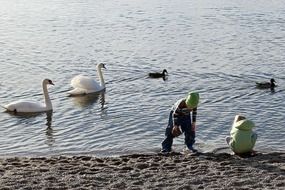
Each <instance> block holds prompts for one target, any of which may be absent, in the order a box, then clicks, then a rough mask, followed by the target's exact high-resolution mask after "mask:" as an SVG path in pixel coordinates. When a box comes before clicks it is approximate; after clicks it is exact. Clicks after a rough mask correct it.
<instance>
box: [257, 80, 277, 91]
mask: <svg viewBox="0 0 285 190" xmlns="http://www.w3.org/2000/svg"><path fill="white" fill-rule="evenodd" d="M275 83H276V81H275V80H274V79H273V78H272V79H270V82H256V87H257V88H260V89H267V88H271V89H273V88H274V87H276V86H277V85H276V84H275Z"/></svg>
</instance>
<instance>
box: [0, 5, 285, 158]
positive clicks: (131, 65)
mask: <svg viewBox="0 0 285 190" xmlns="http://www.w3.org/2000/svg"><path fill="white" fill-rule="evenodd" d="M0 4H1V6H0V105H5V104H7V103H9V102H12V101H15V100H19V99H33V100H37V101H43V95H42V87H41V81H42V80H43V79H44V78H49V79H51V80H53V82H54V84H55V86H50V87H49V88H48V90H49V94H50V97H51V99H52V103H53V107H54V110H53V112H52V113H47V114H46V113H42V114H36V115H13V114H9V113H6V112H4V109H2V108H1V109H2V110H1V112H0V155H2V156H7V155H8V156H11V155H12V156H26V155H54V154H95V155H98V156H113V155H122V154H129V153H145V152H157V151H159V150H160V143H161V141H162V140H163V138H164V130H165V127H166V125H167V121H168V114H169V110H170V108H171V106H172V104H173V103H175V101H176V100H178V99H180V98H183V97H184V96H185V95H186V94H187V93H188V92H189V91H198V92H200V97H201V101H200V105H199V108H198V118H197V133H196V146H197V147H198V148H199V149H200V150H202V151H209V150H213V149H216V148H221V147H225V146H226V143H225V140H224V139H225V137H226V136H227V135H229V131H230V128H231V125H232V121H233V119H234V116H235V115H236V114H243V115H245V116H246V117H248V118H249V119H251V120H253V121H254V122H255V124H256V129H255V130H256V132H257V133H258V141H257V144H256V149H258V150H277V151H284V150H285V148H284V147H285V123H284V120H285V101H284V100H285V99H284V95H285V91H284V89H285V84H284V83H285V76H284V73H285V72H284V70H285V63H284V61H285V53H284V52H285V3H284V1H283V0H274V1H267V0H252V1H246V0H239V1H236V0H216V1H212V0H199V1H197V0H151V1H150V0H85V1H81V0H50V1H46V0H21V1H20V0H0ZM101 62H102V63H105V64H106V67H107V69H106V70H103V73H104V78H105V81H106V91H105V92H103V93H97V94H93V95H90V96H84V97H68V96H67V91H68V90H70V89H71V86H70V80H71V79H72V77H74V76H76V75H77V74H85V75H89V76H92V77H94V78H95V79H96V80H97V81H98V76H97V74H96V64H97V63H101ZM163 69H167V70H168V73H169V76H168V77H167V78H166V80H162V79H150V78H148V77H147V74H148V73H149V72H161V71H162V70H163ZM270 78H275V80H276V81H277V83H278V87H277V88H275V90H274V91H271V90H270V89H264V90H261V89H257V88H256V87H255V82H256V81H269V79H270ZM181 148H183V136H181V137H179V138H177V139H175V141H174V149H176V150H180V149H181Z"/></svg>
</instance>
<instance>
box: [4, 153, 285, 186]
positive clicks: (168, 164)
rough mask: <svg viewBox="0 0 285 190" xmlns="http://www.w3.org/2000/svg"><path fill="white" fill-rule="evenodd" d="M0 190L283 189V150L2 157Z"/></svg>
mask: <svg viewBox="0 0 285 190" xmlns="http://www.w3.org/2000/svg"><path fill="white" fill-rule="evenodd" d="M0 176H1V177H0V184H1V187H0V189H20V188H27V189H173V188H174V189H284V187H285V152H258V153H257V155H256V156H254V157H247V158H242V157H238V156H236V155H231V154H228V153H198V154H192V155H189V154H188V155H183V154H180V153H172V154H167V155H163V154H160V153H159V154H131V155H124V156H118V157H95V156H92V155H87V156H86V155H79V156H50V157H7V158H5V157H4V158H3V157H0Z"/></svg>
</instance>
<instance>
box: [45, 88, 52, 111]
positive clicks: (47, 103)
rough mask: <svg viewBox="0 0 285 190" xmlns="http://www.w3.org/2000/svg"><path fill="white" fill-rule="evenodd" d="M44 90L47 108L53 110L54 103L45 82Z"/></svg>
mask: <svg viewBox="0 0 285 190" xmlns="http://www.w3.org/2000/svg"><path fill="white" fill-rule="evenodd" d="M43 92H44V97H45V104H46V110H52V104H51V100H50V97H49V94H48V90H47V84H44V83H43Z"/></svg>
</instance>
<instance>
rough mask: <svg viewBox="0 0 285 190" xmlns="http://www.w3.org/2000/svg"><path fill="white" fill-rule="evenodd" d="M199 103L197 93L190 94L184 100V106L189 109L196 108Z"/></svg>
mask: <svg viewBox="0 0 285 190" xmlns="http://www.w3.org/2000/svg"><path fill="white" fill-rule="evenodd" d="M198 103H199V93H197V92H190V93H189V94H188V96H187V98H186V105H187V107H190V108H196V107H197V106H198Z"/></svg>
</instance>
